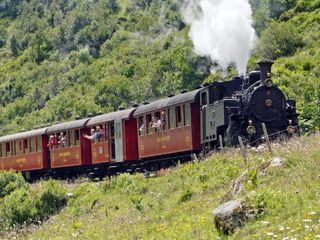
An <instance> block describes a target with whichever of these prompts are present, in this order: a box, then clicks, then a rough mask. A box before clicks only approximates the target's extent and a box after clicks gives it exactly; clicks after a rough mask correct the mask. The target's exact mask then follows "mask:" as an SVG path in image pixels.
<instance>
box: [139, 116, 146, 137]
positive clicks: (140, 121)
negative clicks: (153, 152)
mask: <svg viewBox="0 0 320 240" xmlns="http://www.w3.org/2000/svg"><path fill="white" fill-rule="evenodd" d="M144 130H145V127H144V121H143V116H140V117H139V118H138V131H139V136H143V135H144Z"/></svg>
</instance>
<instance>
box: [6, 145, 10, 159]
mask: <svg viewBox="0 0 320 240" xmlns="http://www.w3.org/2000/svg"><path fill="white" fill-rule="evenodd" d="M10 155H11V149H10V143H6V156H7V157H9V156H10Z"/></svg>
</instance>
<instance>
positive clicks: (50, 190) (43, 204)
mask: <svg viewBox="0 0 320 240" xmlns="http://www.w3.org/2000/svg"><path fill="white" fill-rule="evenodd" d="M42 188H43V189H42V192H41V193H40V196H39V198H38V200H37V203H36V207H37V209H38V216H39V217H40V218H41V219H42V218H45V217H47V216H50V215H52V214H54V213H56V212H58V211H59V209H60V208H61V207H62V206H63V205H64V204H65V203H66V191H65V190H64V189H63V187H62V186H61V184H59V183H58V182H57V181H54V180H49V181H47V182H44V183H43V186H42Z"/></svg>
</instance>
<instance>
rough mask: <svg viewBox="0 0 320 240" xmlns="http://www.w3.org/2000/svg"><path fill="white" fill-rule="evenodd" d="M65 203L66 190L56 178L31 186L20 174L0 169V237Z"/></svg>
mask: <svg viewBox="0 0 320 240" xmlns="http://www.w3.org/2000/svg"><path fill="white" fill-rule="evenodd" d="M65 203H66V191H65V189H64V188H63V187H62V185H61V184H60V183H58V182H56V181H53V180H49V181H47V182H43V183H40V184H36V185H34V186H30V184H28V183H26V182H25V180H24V178H23V177H22V175H21V174H20V173H14V172H4V171H0V237H1V235H2V234H3V233H4V232H6V231H9V230H10V229H12V228H14V227H16V226H17V225H23V224H30V223H36V222H39V221H42V220H43V219H46V218H48V217H49V216H51V215H52V214H55V213H56V212H58V211H59V210H60V209H61V207H62V206H63V205H64V204H65Z"/></svg>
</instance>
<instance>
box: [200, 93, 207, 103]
mask: <svg viewBox="0 0 320 240" xmlns="http://www.w3.org/2000/svg"><path fill="white" fill-rule="evenodd" d="M204 105H207V92H203V93H201V106H204Z"/></svg>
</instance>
